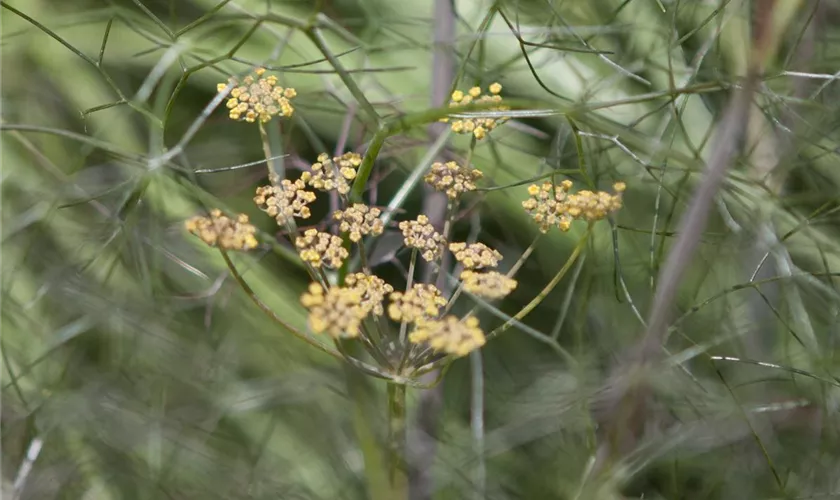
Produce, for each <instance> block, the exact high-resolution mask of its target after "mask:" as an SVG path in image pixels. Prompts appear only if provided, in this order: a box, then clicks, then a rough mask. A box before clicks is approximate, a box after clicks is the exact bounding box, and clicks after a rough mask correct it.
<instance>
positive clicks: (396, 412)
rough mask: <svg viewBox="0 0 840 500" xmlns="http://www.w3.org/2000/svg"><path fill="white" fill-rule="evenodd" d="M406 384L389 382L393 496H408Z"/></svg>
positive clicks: (389, 475)
mask: <svg viewBox="0 0 840 500" xmlns="http://www.w3.org/2000/svg"><path fill="white" fill-rule="evenodd" d="M405 390H406V388H405V385H402V384H388V478H389V480H390V483H391V498H392V499H393V500H402V499H407V498H408V476H407V474H406V468H405V463H406V462H405V442H406V432H405V415H406V410H405Z"/></svg>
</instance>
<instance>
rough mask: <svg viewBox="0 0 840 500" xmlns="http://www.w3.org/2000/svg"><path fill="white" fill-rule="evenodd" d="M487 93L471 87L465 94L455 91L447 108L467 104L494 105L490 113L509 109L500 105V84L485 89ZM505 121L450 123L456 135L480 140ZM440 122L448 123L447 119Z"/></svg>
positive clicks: (464, 119) (482, 119)
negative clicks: (469, 135)
mask: <svg viewBox="0 0 840 500" xmlns="http://www.w3.org/2000/svg"><path fill="white" fill-rule="evenodd" d="M487 91H488V93H487V94H482V90H481V87H473V88H471V89H470V90H468V91H467V93H466V94H465V93H464V92H462V91H460V90H456V91H455V92H453V93H452V96H451V100H450V101H449V107H450V108H457V107H461V106H466V105H468V104H485V103H494V104H496V106H492V107H491V108H490V111H505V110H507V109H510V108H508V107H507V106H503V105H501V104H500V103H501V102H502V96H501V95H499V93H500V92H501V91H502V86H501V85H500V84H498V83H493V84H491V85H490V86H489V87H488V88H487ZM506 120H507V118H462V119H457V120H453V121H452V131H453V132H455V133H456V134H472V135H473V136H474V137H475V138H476V139H478V140H481V139H484V137H485V136H486V135H487V132H490V131H491V130H493V129H494V128H496V126H497V125H499V124H501V123H503V122H504V121H506ZM441 121H449V119H448V118H444V119H443V120H441Z"/></svg>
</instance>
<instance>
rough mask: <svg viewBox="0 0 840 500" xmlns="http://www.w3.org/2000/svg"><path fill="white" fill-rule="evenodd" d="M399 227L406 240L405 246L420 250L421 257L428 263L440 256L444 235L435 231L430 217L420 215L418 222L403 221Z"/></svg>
mask: <svg viewBox="0 0 840 500" xmlns="http://www.w3.org/2000/svg"><path fill="white" fill-rule="evenodd" d="M399 227H400V231H402V234H403V238H404V240H405V246H407V247H409V248H416V249H418V250H420V255H421V256H422V257H423V258H424V259H426V261H427V262H431V261H433V260H435V259H437V258H438V257H439V256H440V253H441V246H442V245H443V235H441V234H440V233H438V232H437V231H435V228H434V226H432V224H431V223H430V222H429V218H428V217H426V216H425V215H422V214H421V215H418V216H417V220H409V221H402V222H400V225H399Z"/></svg>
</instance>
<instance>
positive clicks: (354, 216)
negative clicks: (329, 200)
mask: <svg viewBox="0 0 840 500" xmlns="http://www.w3.org/2000/svg"><path fill="white" fill-rule="evenodd" d="M381 214H382V211H381V210H379V209H378V208H371V207H369V206H367V205H364V204H362V203H354V204H353V205H352V206H350V207H349V208H347V209H346V210H343V211H342V210H336V211H335V213H333V219H335V220H337V221H339V222H340V224H339V226H338V229H339V230H340V231H341V232H342V233H350V240H351V241H353V242H354V243H356V242H358V241H359V240H361V239H362V236H367V235H369V234H370V235H373V236H378V235H380V234H382V231H384V230H385V225H384V224H383V223H382V219H380V218H379V216H380V215H381Z"/></svg>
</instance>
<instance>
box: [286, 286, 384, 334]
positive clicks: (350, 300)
mask: <svg viewBox="0 0 840 500" xmlns="http://www.w3.org/2000/svg"><path fill="white" fill-rule="evenodd" d="M300 302H301V304H303V306H304V307H305V308H307V309H308V310H309V318H308V323H309V329H310V330H312V332H313V333H324V332H326V333H327V334H329V335H330V336H332V337H334V338H342V337H344V338H355V337H358V336H359V334H360V333H361V325H362V321H363V320H364V319H365V317H366V316H367V315H368V312H369V311H370V309H368V308H366V307H364V306H363V305H362V294H361V293H360V292H359V291H358V290H356V289H352V288H342V287H332V288H330V289H329V290H327V291H326V293H325V292H324V288H323V287H322V286H321V285H320V284H319V283H311V284H310V285H309V291H307V292H305V293H304V294H303V295H301V297H300Z"/></svg>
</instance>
